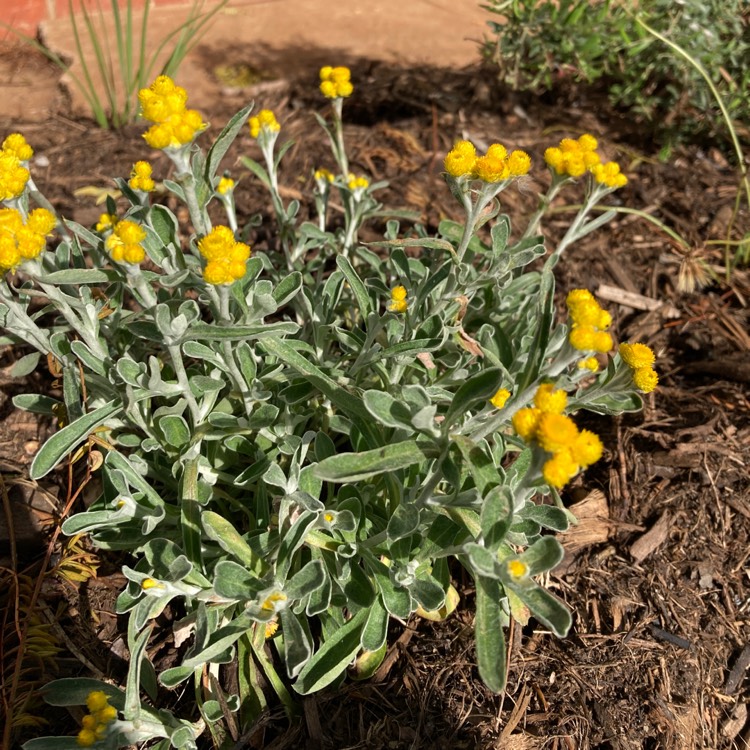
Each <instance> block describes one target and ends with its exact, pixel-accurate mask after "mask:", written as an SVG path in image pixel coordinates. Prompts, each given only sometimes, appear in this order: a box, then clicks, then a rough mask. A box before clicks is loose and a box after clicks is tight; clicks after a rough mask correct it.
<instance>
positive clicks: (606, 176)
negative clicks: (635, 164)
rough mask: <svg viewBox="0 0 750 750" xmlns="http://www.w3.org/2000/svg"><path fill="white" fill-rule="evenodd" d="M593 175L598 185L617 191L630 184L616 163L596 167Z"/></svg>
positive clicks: (592, 172) (611, 162) (592, 171)
mask: <svg viewBox="0 0 750 750" xmlns="http://www.w3.org/2000/svg"><path fill="white" fill-rule="evenodd" d="M591 174H593V175H594V179H595V180H596V181H597V182H598V183H600V184H601V185H606V186H607V187H608V188H612V189H615V188H620V187H622V186H623V185H627V184H628V178H627V177H626V176H625V175H624V174H623V173H622V172H621V171H620V165H619V164H618V163H617V162H616V161H608V162H607V163H606V164H596V165H594V166H593V167H592V168H591Z"/></svg>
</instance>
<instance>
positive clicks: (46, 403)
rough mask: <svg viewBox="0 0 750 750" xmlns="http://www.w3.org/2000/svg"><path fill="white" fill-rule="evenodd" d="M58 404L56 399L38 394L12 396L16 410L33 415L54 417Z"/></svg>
mask: <svg viewBox="0 0 750 750" xmlns="http://www.w3.org/2000/svg"><path fill="white" fill-rule="evenodd" d="M60 403H61V402H60V401H58V400H57V399H56V398H50V397H49V396H43V395H42V394H40V393H21V394H19V395H18V396H13V406H15V407H16V408H17V409H23V410H24V411H30V412H32V413H33V414H45V415H46V416H48V417H54V416H55V409H56V408H57V407H59V405H60Z"/></svg>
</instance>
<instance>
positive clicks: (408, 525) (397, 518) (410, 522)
mask: <svg viewBox="0 0 750 750" xmlns="http://www.w3.org/2000/svg"><path fill="white" fill-rule="evenodd" d="M419 515H420V514H419V508H417V507H415V506H414V505H412V504H411V503H405V502H403V503H401V505H399V506H398V508H396V510H395V511H394V512H393V515H392V516H391V518H390V520H389V521H388V528H387V533H388V540H389V541H391V542H394V541H396V540H398V539H403V538H404V537H407V536H409V535H410V534H413V533H414V532H415V531H416V530H417V529H418V528H419Z"/></svg>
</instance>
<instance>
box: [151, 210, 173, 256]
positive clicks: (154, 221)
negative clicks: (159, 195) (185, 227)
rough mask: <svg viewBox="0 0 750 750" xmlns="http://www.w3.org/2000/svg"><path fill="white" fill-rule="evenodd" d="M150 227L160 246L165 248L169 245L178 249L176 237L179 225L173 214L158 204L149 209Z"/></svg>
mask: <svg viewBox="0 0 750 750" xmlns="http://www.w3.org/2000/svg"><path fill="white" fill-rule="evenodd" d="M149 220H150V222H151V226H152V227H153V228H154V231H155V232H156V234H157V236H158V237H159V239H160V240H161V242H162V244H163V245H164V246H165V247H166V246H167V245H169V244H170V243H171V244H173V245H174V246H175V247H179V246H180V245H179V242H178V241H177V237H178V235H179V225H178V223H177V219H176V218H175V216H174V214H173V213H172V212H171V211H170V210H169V209H168V208H167V207H166V206H160V205H159V204H158V203H157V204H155V205H153V206H152V207H151V212H150V214H149Z"/></svg>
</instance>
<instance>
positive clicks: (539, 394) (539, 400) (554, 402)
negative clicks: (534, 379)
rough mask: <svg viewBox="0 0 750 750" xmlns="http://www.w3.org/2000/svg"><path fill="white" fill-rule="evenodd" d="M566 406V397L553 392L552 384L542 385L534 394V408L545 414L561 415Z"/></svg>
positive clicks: (561, 393)
mask: <svg viewBox="0 0 750 750" xmlns="http://www.w3.org/2000/svg"><path fill="white" fill-rule="evenodd" d="M567 405H568V395H567V394H566V393H565V391H563V390H555V386H554V385H553V384H552V383H542V385H540V386H539V388H537V391H536V393H535V394H534V406H536V408H537V409H539V411H540V412H543V413H546V414H562V413H563V412H564V411H565V407H566V406H567Z"/></svg>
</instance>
